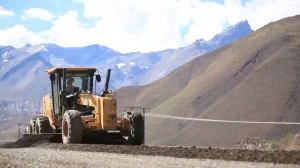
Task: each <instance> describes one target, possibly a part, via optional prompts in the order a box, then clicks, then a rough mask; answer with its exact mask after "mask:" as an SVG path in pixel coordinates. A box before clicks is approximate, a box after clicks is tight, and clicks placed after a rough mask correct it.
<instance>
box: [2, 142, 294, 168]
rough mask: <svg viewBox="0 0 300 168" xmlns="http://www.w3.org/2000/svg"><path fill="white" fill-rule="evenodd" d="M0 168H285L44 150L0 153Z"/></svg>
mask: <svg viewBox="0 0 300 168" xmlns="http://www.w3.org/2000/svg"><path fill="white" fill-rule="evenodd" d="M0 158H1V159H0V167H30V168H34V167H66V168H67V167H72V168H75V167H85V168H88V167H130V168H134V167H146V168H148V167H180V168H182V167H212V168H214V167H222V168H226V167H228V168H229V167H240V168H248V167H249V168H250V167H264V168H267V167H272V168H273V167H275V168H280V167H282V168H283V167H285V168H293V167H299V166H298V165H286V164H285V165H281V164H271V163H250V162H248V163H247V162H233V161H231V162H229V161H219V160H201V159H184V158H172V157H161V156H141V155H126V154H114V153H102V152H80V151H68V150H60V149H45V148H36V147H35V148H32V147H30V148H14V149H0Z"/></svg>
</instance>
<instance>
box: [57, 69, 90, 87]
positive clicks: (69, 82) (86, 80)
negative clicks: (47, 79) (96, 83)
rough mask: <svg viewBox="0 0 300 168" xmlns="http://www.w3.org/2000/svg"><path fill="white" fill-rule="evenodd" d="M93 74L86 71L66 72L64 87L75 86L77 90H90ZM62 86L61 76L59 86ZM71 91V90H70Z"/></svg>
mask: <svg viewBox="0 0 300 168" xmlns="http://www.w3.org/2000/svg"><path fill="white" fill-rule="evenodd" d="M92 77H93V76H90V74H89V73H87V72H67V79H66V87H67V90H68V89H69V88H76V89H78V91H79V92H87V91H90V92H92V90H93V78H92ZM62 86H63V78H62V77H61V87H62ZM72 92H73V90H72Z"/></svg>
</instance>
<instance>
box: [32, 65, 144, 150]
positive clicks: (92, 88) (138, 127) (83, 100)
mask: <svg viewBox="0 0 300 168" xmlns="http://www.w3.org/2000/svg"><path fill="white" fill-rule="evenodd" d="M46 72H47V73H48V74H49V78H50V83H51V93H49V94H47V95H45V96H44V97H43V100H42V114H38V115H36V116H34V117H32V119H31V120H30V122H29V124H28V126H27V130H28V132H29V133H28V134H29V135H30V134H50V135H51V134H59V136H60V135H61V138H62V142H63V143H65V144H69V143H82V142H83V140H84V138H85V137H88V138H91V137H92V138H94V137H95V138H100V139H104V138H106V139H107V138H112V139H114V140H120V141H124V142H126V143H128V144H132V145H142V144H143V143H144V128H145V125H144V124H145V123H144V122H145V119H144V115H143V113H142V112H139V111H136V112H134V111H127V112H125V114H124V116H123V117H118V115H117V100H116V93H113V92H112V91H109V90H108V86H109V80H110V73H111V69H108V71H107V75H106V81H105V85H104V89H103V92H102V93H101V94H99V93H96V82H101V76H100V74H99V71H98V70H97V69H96V68H81V67H80V68H74V67H72V68H51V69H48V70H46ZM96 72H98V74H95V73H96ZM73 85H74V86H73Z"/></svg>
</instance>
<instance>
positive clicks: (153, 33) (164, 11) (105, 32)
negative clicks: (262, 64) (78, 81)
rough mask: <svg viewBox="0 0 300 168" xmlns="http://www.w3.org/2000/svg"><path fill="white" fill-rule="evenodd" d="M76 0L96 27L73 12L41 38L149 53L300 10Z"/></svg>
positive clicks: (257, 3) (255, 2)
mask: <svg viewBox="0 0 300 168" xmlns="http://www.w3.org/2000/svg"><path fill="white" fill-rule="evenodd" d="M73 1H74V2H76V3H81V4H82V5H83V6H84V13H83V16H84V17H85V18H86V19H89V20H93V21H94V24H93V25H91V26H90V27H86V26H83V25H84V24H83V23H81V22H79V20H78V17H79V16H78V15H79V14H78V12H77V11H68V12H66V13H65V14H64V15H62V16H59V17H57V18H55V19H54V20H53V21H52V24H53V26H52V28H51V29H49V30H47V31H44V32H39V33H36V36H37V37H39V38H40V39H45V40H46V41H47V42H50V43H55V44H58V45H61V46H65V47H67V46H86V45H90V44H102V45H106V46H108V47H111V48H113V49H115V50H117V51H121V52H133V51H141V52H149V51H157V50H164V49H167V48H178V47H180V46H183V45H185V43H188V44H189V43H192V42H194V41H195V40H196V39H200V38H204V39H206V40H208V39H210V38H211V37H213V35H215V34H217V33H220V32H221V31H222V30H223V29H224V27H223V25H225V24H227V23H229V24H236V23H237V22H240V21H242V20H245V19H247V20H248V22H249V23H250V25H251V28H252V29H253V30H257V29H258V28H260V27H261V26H264V25H265V24H267V23H268V22H272V21H276V20H278V19H281V18H284V17H288V16H292V15H296V14H300V13H299V9H300V0H249V1H247V2H246V3H245V5H244V6H243V5H242V3H241V1H240V0H225V1H224V5H223V4H218V3H216V2H211V1H205V2H203V1H200V0H163V1H161V0H127V1H124V0H111V1H104V0H73ZM48 20H51V19H48ZM183 26H184V27H189V28H188V31H187V34H185V35H184V36H182V35H181V34H180V29H181V27H183ZM31 33H32V32H31ZM28 37H31V36H28ZM32 37H33V36H32ZM35 38H36V37H35ZM36 40H37V38H36ZM12 43H13V42H12Z"/></svg>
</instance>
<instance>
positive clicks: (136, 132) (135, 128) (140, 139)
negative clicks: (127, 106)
mask: <svg viewBox="0 0 300 168" xmlns="http://www.w3.org/2000/svg"><path fill="white" fill-rule="evenodd" d="M125 118H126V119H128V120H129V123H130V134H129V139H128V140H129V143H130V144H132V145H142V144H143V143H144V140H145V137H144V132H145V126H144V122H145V121H144V118H143V115H142V114H141V113H139V112H134V113H132V115H130V116H128V115H126V116H125Z"/></svg>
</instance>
